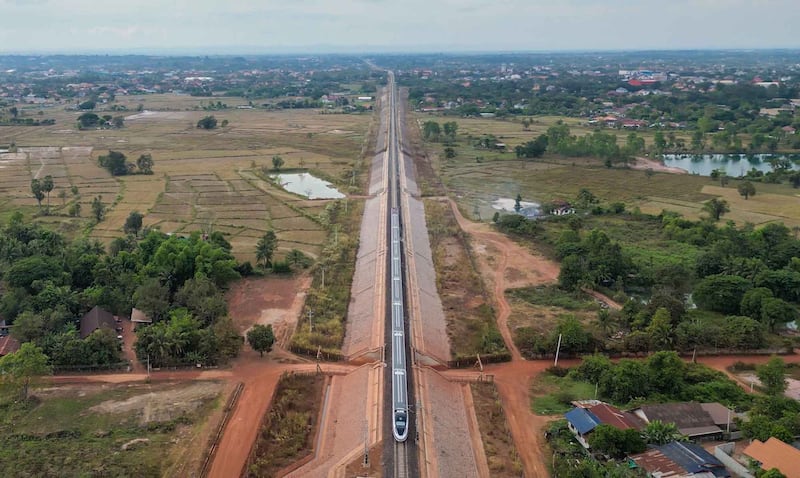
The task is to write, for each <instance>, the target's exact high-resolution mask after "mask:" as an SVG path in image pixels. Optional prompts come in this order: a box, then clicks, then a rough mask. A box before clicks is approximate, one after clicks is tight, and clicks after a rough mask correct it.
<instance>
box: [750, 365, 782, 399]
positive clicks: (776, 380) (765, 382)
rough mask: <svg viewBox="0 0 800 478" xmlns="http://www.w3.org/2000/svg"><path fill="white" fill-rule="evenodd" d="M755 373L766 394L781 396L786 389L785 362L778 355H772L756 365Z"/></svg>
mask: <svg viewBox="0 0 800 478" xmlns="http://www.w3.org/2000/svg"><path fill="white" fill-rule="evenodd" d="M756 375H758V379H759V380H760V381H761V385H762V386H763V387H764V391H765V392H766V393H767V395H772V396H781V395H783V392H785V391H786V386H787V382H786V364H785V363H784V362H783V359H782V358H780V357H772V358H771V359H769V362H767V363H765V364H764V365H759V366H758V367H756Z"/></svg>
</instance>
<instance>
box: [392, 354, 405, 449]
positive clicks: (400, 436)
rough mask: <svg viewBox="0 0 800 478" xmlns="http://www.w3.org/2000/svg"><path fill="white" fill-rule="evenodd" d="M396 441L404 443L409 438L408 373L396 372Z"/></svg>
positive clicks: (394, 430)
mask: <svg viewBox="0 0 800 478" xmlns="http://www.w3.org/2000/svg"><path fill="white" fill-rule="evenodd" d="M393 375H394V392H395V393H394V397H393V398H394V400H393V405H394V426H393V427H392V434H393V435H394V439H395V440H397V441H399V442H403V441H406V438H408V404H407V403H406V396H405V391H406V371H405V370H400V369H395V370H394V373H393Z"/></svg>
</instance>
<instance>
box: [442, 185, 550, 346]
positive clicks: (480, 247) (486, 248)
mask: <svg viewBox="0 0 800 478" xmlns="http://www.w3.org/2000/svg"><path fill="white" fill-rule="evenodd" d="M448 201H449V202H450V207H451V208H452V210H453V214H454V215H455V217H456V221H457V222H458V225H459V227H461V229H462V230H463V231H464V232H466V233H468V234H469V235H470V236H471V237H472V240H473V249H474V250H475V252H476V253H477V255H478V257H479V258H480V261H479V263H480V266H481V269H483V270H482V272H483V274H482V275H483V276H484V277H485V278H488V279H489V280H490V281H491V282H492V284H493V285H494V288H493V296H494V303H495V308H496V309H497V326H498V328H499V329H500V334H501V335H502V336H503V341H504V342H505V344H506V347H508V349H509V350H510V351H511V358H512V360H514V361H517V360H524V359H523V357H522V354H520V352H519V349H518V348H517V346H516V345H515V344H514V338H513V335H512V333H511V330H510V329H509V327H508V317H509V315H511V306H510V305H509V303H508V300H507V299H506V294H505V291H506V289H507V288H508V287H523V286H533V285H540V284H552V283H554V282H555V281H556V280H558V272H559V266H558V264H557V263H555V262H553V261H551V260H549V259H547V258H546V257H544V256H541V255H534V254H532V253H531V252H530V251H529V250H527V249H525V248H524V247H522V246H520V245H519V244H517V243H516V242H514V241H512V240H511V239H509V238H508V237H506V236H505V235H504V234H501V233H499V232H496V231H493V230H492V229H491V228H490V226H489V225H488V224H484V223H480V222H472V221H469V220H467V219H466V218H464V216H463V215H462V214H461V211H460V210H459V209H458V206H457V205H456V203H455V202H454V201H453V200H451V199H449V200H448ZM509 259H511V261H509Z"/></svg>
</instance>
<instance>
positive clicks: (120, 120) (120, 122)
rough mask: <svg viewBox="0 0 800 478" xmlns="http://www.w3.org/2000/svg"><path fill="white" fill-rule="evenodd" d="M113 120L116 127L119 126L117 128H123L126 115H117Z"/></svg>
mask: <svg viewBox="0 0 800 478" xmlns="http://www.w3.org/2000/svg"><path fill="white" fill-rule="evenodd" d="M111 122H112V123H114V127H115V128H117V129H119V128H122V127H123V126H125V117H124V116H115V117H114V118H113V119H112V120H111Z"/></svg>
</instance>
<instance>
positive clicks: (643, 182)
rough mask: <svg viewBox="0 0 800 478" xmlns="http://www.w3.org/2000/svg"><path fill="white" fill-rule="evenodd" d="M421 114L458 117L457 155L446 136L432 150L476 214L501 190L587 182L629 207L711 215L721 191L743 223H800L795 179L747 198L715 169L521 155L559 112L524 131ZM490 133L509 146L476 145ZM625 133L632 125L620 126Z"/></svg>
mask: <svg viewBox="0 0 800 478" xmlns="http://www.w3.org/2000/svg"><path fill="white" fill-rule="evenodd" d="M417 119H418V121H427V120H429V119H433V120H436V121H439V122H440V123H441V122H443V121H457V122H458V124H459V128H458V141H457V142H456V144H455V146H454V149H455V150H456V157H455V158H452V159H445V158H444V155H443V154H442V153H441V151H442V148H443V145H442V144H441V143H427V144H426V146H427V149H428V151H430V152H432V154H431V161H432V163H433V165H434V168H435V169H436V171H437V172H438V174H439V176H440V177H441V178H442V181H443V182H444V184H445V185H446V187H447V189H448V190H449V192H450V193H451V196H452V197H454V198H455V199H456V201H457V202H458V203H459V205H460V206H461V209H462V210H463V211H465V212H466V213H468V214H469V215H470V216H471V218H472V219H482V220H484V221H485V220H489V219H490V218H491V217H492V215H493V214H494V212H495V211H496V210H495V209H493V208H492V203H493V202H494V201H495V200H497V199H500V198H505V199H510V200H512V201H513V198H515V197H516V195H517V194H520V195H521V196H522V200H523V201H531V202H544V201H550V200H553V199H564V200H567V201H570V200H573V199H574V198H575V196H576V195H577V193H578V192H579V191H580V190H581V189H584V188H585V189H588V190H589V191H591V192H592V193H594V194H595V195H596V196H597V197H598V198H599V199H600V200H601V201H606V202H615V201H620V202H624V203H626V205H627V209H628V210H633V209H635V208H637V207H638V208H639V209H640V210H641V211H642V212H644V213H649V214H659V213H660V212H661V211H662V210H670V211H675V212H678V213H680V214H683V215H684V216H685V217H687V218H689V219H698V218H699V217H701V216H703V215H705V213H703V212H702V203H703V202H705V201H707V200H709V199H711V198H714V197H720V198H723V199H725V200H726V201H728V203H729V204H730V209H731V212H730V213H728V214H726V215H725V216H724V217H723V220H733V221H735V222H736V223H738V224H744V223H745V222H751V223H753V224H755V225H757V226H758V225H763V224H766V223H769V222H783V223H784V224H786V225H787V226H789V227H793V226H798V225H800V190H798V189H793V188H792V187H791V186H790V185H787V184H766V183H755V186H756V190H757V194H756V195H755V196H753V197H751V198H750V199H748V200H745V199H744V198H743V197H741V196H740V195H739V194H738V192H737V190H736V186H737V184H738V181H736V180H731V181H730V182H729V183H728V185H727V186H726V187H724V188H723V187H720V186H719V183H718V182H714V181H712V180H711V179H709V178H707V177H701V176H694V175H688V174H670V173H662V172H655V173H654V174H653V175H652V176H651V177H648V175H647V174H645V172H644V171H637V170H632V169H623V168H619V169H617V168H615V169H608V168H606V167H604V166H603V165H602V164H600V161H599V160H596V159H588V158H560V157H557V156H553V155H549V154H548V155H545V157H543V158H541V159H536V160H527V161H523V160H518V159H517V158H516V156H515V154H514V153H513V149H514V147H515V146H516V145H518V144H520V143H522V142H525V141H529V140H532V139H534V138H535V137H536V136H538V135H539V134H542V133H544V132H545V131H546V129H547V127H548V126H549V125H552V124H553V123H555V121H557V118H555V117H544V118H536V119H537V122H536V123H534V124H533V125H532V126H531V130H530V131H522V126H521V125H520V124H518V123H514V122H511V121H501V120H491V119H467V118H455V119H454V118H450V117H447V118H442V117H431V116H428V115H417ZM564 121H565V122H566V123H568V124H570V126H571V128H572V133H573V134H579V135H582V134H585V133H586V132H588V131H589V130H588V129H586V128H583V127H576V126H575V125H576V124H577V122H578V120H576V119H570V118H564ZM606 131H608V132H614V131H616V130H611V129H609V130H606ZM483 134H493V135H495V136H497V137H498V140H499V141H503V142H504V143H506V145H507V149H508V150H509V151H507V152H495V151H489V150H485V149H476V148H474V147H473V146H471V144H470V141H468V137H469V135H471V136H472V137H480V136H481V135H483ZM618 134H619V135H624V134H627V132H626V131H619V132H618ZM640 134H641V135H642V136H644V137H645V138H646V139H647V141H651V140H652V135H651V134H648V132H647V131H644V132H641V133H640ZM619 142H624V138H623V137H621V138H620V140H619ZM476 158H478V159H476Z"/></svg>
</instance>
